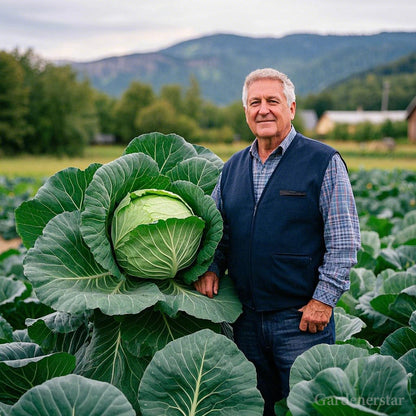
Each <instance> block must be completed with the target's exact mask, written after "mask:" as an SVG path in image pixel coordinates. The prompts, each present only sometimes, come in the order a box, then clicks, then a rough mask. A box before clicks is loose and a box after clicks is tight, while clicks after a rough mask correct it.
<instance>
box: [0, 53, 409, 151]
mask: <svg viewBox="0 0 416 416" xmlns="http://www.w3.org/2000/svg"><path fill="white" fill-rule="evenodd" d="M409 65H410V69H412V68H413V66H414V60H413V61H411V62H410V64H409V63H408V64H407V66H406V65H405V66H406V68H408V67H409ZM402 66H403V65H402ZM409 72H411V71H407V73H406V74H405V75H404V76H403V77H404V78H400V82H398V81H397V76H396V75H394V74H390V75H388V76H390V78H389V79H390V81H391V82H390V84H391V91H390V95H391V97H392V99H391V102H393V103H395V106H399V105H401V106H403V103H404V102H407V103H409V102H410V100H411V98H413V97H411V94H412V92H413V93H414V91H415V90H416V76H415V75H414V73H413V74H411V73H409ZM384 75H385V74H384ZM395 77H396V78H395ZM399 84H400V87H398V85H399ZM349 85H350V87H349V88H348V87H345V86H344V84H340V86H338V87H337V86H336V87H335V88H333V89H331V90H326V91H323V92H322V93H320V94H315V95H309V96H307V97H304V98H303V97H300V98H299V99H298V108H308V109H314V110H315V111H316V112H317V114H318V116H320V115H321V114H322V113H323V111H325V110H330V109H344V110H347V109H355V108H356V107H357V106H359V105H361V106H362V104H363V103H365V106H364V109H366V110H374V109H377V110H378V109H380V108H378V107H379V105H380V103H379V101H377V100H381V98H380V97H381V91H382V75H379V74H376V75H372V74H367V75H365V76H363V77H361V78H358V80H357V78H354V79H352V80H351V81H350V84H349ZM396 86H397V87H396ZM403 86H404V87H403ZM396 90H397V91H398V92H396ZM374 91H376V93H374ZM379 92H380V93H379ZM347 96H348V97H350V98H349V99H348V101H347V98H346V97H347ZM378 96H380V97H378ZM398 96H399V97H401V98H400V100H399V99H398V98H397V97H398ZM351 97H352V98H351ZM366 97H367V98H366ZM393 97H396V98H393ZM370 98H373V101H371V100H370ZM366 99H367V101H366ZM398 103H400V104H398ZM354 106H355V107H354ZM375 107H377V108H375ZM404 108H405V107H404ZM390 109H392V108H390ZM400 109H403V108H400ZM294 124H295V127H296V128H297V129H298V130H300V131H302V122H301V120H300V118H299V117H296V118H295V120H294ZM367 130H368V128H367ZM152 131H159V132H161V133H172V132H174V133H177V134H179V135H181V136H183V137H184V138H186V139H187V140H188V141H191V142H194V143H200V142H204V143H213V142H232V141H233V140H244V141H250V140H252V133H251V132H250V130H249V129H248V127H247V124H246V122H245V115H244V111H243V107H242V104H241V101H239V100H238V101H235V102H233V103H231V104H229V105H227V106H217V105H215V104H213V103H212V102H210V101H207V100H205V99H203V97H202V95H201V91H200V88H199V85H198V82H197V80H196V79H195V78H191V79H190V80H189V86H188V87H183V86H181V85H176V84H172V85H165V86H163V87H162V88H161V89H160V91H159V92H158V93H156V92H155V91H154V90H153V89H152V86H151V85H148V84H145V83H142V82H140V81H133V82H131V84H130V85H129V87H128V88H127V89H126V90H125V91H124V93H123V94H122V95H121V97H118V98H115V97H111V96H109V95H107V94H105V93H103V92H101V91H98V90H97V89H95V88H93V87H92V86H91V84H90V82H89V81H88V80H85V79H84V80H82V79H80V78H79V77H78V75H77V74H76V72H75V71H74V70H73V69H72V68H71V66H69V65H66V66H60V65H55V64H53V63H51V62H48V61H45V60H43V59H41V58H40V57H38V56H37V55H36V54H35V53H34V52H33V51H32V50H31V49H29V50H27V51H25V52H23V53H20V52H19V51H18V50H15V51H13V52H11V53H8V52H5V51H0V156H1V155H14V154H22V153H28V154H56V155H68V156H77V155H82V153H83V151H84V149H85V147H86V146H87V145H89V144H91V143H93V142H94V139H95V137H96V136H97V134H98V133H100V134H108V135H111V136H113V137H114V138H115V142H116V143H119V144H127V143H128V142H129V141H130V140H131V139H132V138H134V137H136V136H138V135H140V134H143V133H148V132H152Z"/></svg>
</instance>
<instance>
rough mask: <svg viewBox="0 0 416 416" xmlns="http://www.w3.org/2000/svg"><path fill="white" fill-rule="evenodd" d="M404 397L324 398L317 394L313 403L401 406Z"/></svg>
mask: <svg viewBox="0 0 416 416" xmlns="http://www.w3.org/2000/svg"><path fill="white" fill-rule="evenodd" d="M404 401H405V398H404V397H390V396H381V397H377V396H374V397H348V396H346V397H335V396H331V397H326V396H325V395H324V394H322V393H321V394H317V395H316V396H315V403H316V404H317V405H318V406H339V405H344V406H348V405H349V404H354V405H356V404H359V405H361V406H368V407H373V406H402V405H403V404H404Z"/></svg>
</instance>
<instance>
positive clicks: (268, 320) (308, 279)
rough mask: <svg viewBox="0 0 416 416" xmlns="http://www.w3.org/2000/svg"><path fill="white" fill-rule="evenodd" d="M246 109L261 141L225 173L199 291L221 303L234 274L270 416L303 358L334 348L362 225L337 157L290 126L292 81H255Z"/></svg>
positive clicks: (268, 77) (269, 74)
mask: <svg viewBox="0 0 416 416" xmlns="http://www.w3.org/2000/svg"><path fill="white" fill-rule="evenodd" d="M243 105H244V109H245V114H246V120H247V123H248V126H249V127H250V129H251V131H252V132H253V134H254V135H255V140H254V142H253V143H252V145H251V146H249V147H248V148H246V149H244V150H242V151H240V152H238V153H236V154H235V155H233V156H232V157H231V158H230V159H229V160H228V161H227V162H226V163H225V165H224V169H223V171H222V174H221V176H220V179H219V182H218V184H217V186H216V188H215V189H214V192H213V198H214V199H215V200H216V203H217V207H218V208H219V210H220V211H221V214H222V216H223V218H224V236H223V239H222V241H221V243H220V245H219V247H218V249H217V252H216V256H215V261H214V263H213V264H212V265H211V267H210V269H209V271H207V272H206V273H205V274H204V275H203V276H201V277H200V279H199V280H198V281H197V282H196V283H195V288H196V289H197V290H198V291H199V292H201V293H202V294H205V295H207V296H209V297H212V296H214V295H215V294H216V293H217V292H218V286H219V285H218V283H219V278H220V277H221V276H222V275H223V274H224V273H225V271H226V270H228V274H229V276H230V277H231V279H232V280H233V282H234V284H235V287H236V290H237V293H238V295H239V298H240V300H241V302H242V304H243V313H242V315H241V316H240V317H239V318H238V320H237V321H236V323H235V324H234V325H233V330H234V339H235V342H236V344H237V346H238V347H239V348H240V349H241V351H243V353H244V354H245V355H246V357H247V359H249V360H250V361H252V362H253V363H254V365H255V367H256V370H257V381H258V388H259V390H260V392H261V393H262V395H263V398H264V399H265V410H264V415H274V411H273V408H274V404H275V402H276V401H278V400H280V399H282V398H283V397H286V396H287V395H288V394H289V372H290V368H291V366H292V364H293V362H294V360H295V359H296V357H297V356H298V355H300V354H302V353H303V352H304V351H306V350H307V349H309V348H310V347H312V346H313V345H316V344H320V343H328V344H331V343H334V342H335V325H334V318H333V308H334V306H335V304H336V303H337V301H338V299H339V298H340V296H341V295H342V293H344V292H345V291H346V290H347V289H348V288H349V272H350V269H351V267H352V266H354V264H356V261H357V260H356V258H357V251H358V249H359V247H360V232H359V221H358V217H357V212H356V207H355V201H354V197H353V193H352V190H351V184H350V181H349V178H348V173H347V169H346V166H345V163H344V162H343V160H342V158H341V156H340V155H339V153H338V152H337V151H336V150H335V149H333V148H332V147H329V146H327V145H325V144H323V143H320V142H318V141H315V140H312V139H309V138H307V137H305V136H303V135H302V134H300V133H298V132H296V131H295V129H294V127H293V126H292V120H293V118H294V117H295V111H296V102H295V88H294V85H293V83H292V82H291V81H290V79H289V78H288V77H287V76H286V75H285V74H283V73H281V72H279V71H276V70H274V69H270V68H265V69H259V70H256V71H253V72H252V73H250V74H249V75H248V76H247V78H246V80H245V83H244V87H243Z"/></svg>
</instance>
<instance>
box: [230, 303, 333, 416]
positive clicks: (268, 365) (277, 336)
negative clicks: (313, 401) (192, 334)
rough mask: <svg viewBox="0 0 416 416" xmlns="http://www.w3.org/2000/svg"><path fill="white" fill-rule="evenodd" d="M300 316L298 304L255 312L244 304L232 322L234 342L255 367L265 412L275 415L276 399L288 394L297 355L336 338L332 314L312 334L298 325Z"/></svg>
mask: <svg viewBox="0 0 416 416" xmlns="http://www.w3.org/2000/svg"><path fill="white" fill-rule="evenodd" d="M301 317H302V312H299V311H298V310H297V308H291V309H287V310H283V311H279V312H255V311H253V310H251V309H249V308H246V307H244V308H243V313H242V315H240V317H239V318H238V319H237V321H236V322H235V323H234V324H233V330H234V340H235V343H236V344H237V346H238V348H239V349H240V350H241V351H242V352H243V353H244V355H245V356H246V357H247V359H248V360H249V361H251V362H252V363H253V364H254V366H255V367H256V371H257V388H258V389H259V390H260V393H261V394H262V396H263V398H264V401H265V406H264V416H274V414H275V413H274V404H275V402H277V401H279V400H281V399H282V398H284V397H287V396H288V394H289V373H290V368H291V366H292V364H293V362H294V361H295V359H296V357H297V356H298V355H300V354H302V353H303V352H305V351H306V350H307V349H309V348H310V347H312V346H314V345H316V344H322V343H325V344H333V343H334V342H335V322H334V316H333V315H332V318H331V321H330V323H329V324H328V326H327V327H326V328H325V329H324V330H323V331H319V332H317V333H315V334H312V333H310V332H303V331H301V330H300V329H299V323H300V319H301Z"/></svg>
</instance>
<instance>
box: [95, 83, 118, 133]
mask: <svg viewBox="0 0 416 416" xmlns="http://www.w3.org/2000/svg"><path fill="white" fill-rule="evenodd" d="M94 104H95V109H96V111H97V117H98V126H99V127H98V129H99V132H100V133H104V134H114V132H115V131H116V117H115V107H116V105H117V99H115V98H113V97H110V96H109V95H107V94H106V93H104V92H100V91H94Z"/></svg>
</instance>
